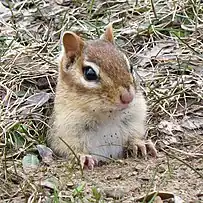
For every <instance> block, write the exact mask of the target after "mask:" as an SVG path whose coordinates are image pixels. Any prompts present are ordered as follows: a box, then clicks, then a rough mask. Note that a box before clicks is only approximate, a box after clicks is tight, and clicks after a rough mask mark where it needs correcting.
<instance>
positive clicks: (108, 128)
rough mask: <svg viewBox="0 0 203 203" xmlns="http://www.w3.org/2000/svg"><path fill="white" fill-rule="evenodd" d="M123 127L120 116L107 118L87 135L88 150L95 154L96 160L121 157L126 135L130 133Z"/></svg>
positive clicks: (124, 125)
mask: <svg viewBox="0 0 203 203" xmlns="http://www.w3.org/2000/svg"><path fill="white" fill-rule="evenodd" d="M125 129H126V124H125V123H124V121H123V120H122V118H121V117H120V116H116V117H112V118H110V119H107V120H106V121H105V122H103V123H102V124H100V125H98V126H97V128H96V129H95V130H92V131H90V132H89V134H88V135H87V137H88V138H87V139H86V146H87V150H88V152H89V153H90V154H91V155H94V156H96V158H97V160H106V159H108V158H114V159H116V158H121V157H122V156H123V149H124V145H125V144H126V141H127V137H128V135H129V134H130V132H127V131H126V130H125Z"/></svg>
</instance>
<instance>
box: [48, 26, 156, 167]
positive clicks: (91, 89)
mask: <svg viewBox="0 0 203 203" xmlns="http://www.w3.org/2000/svg"><path fill="white" fill-rule="evenodd" d="M62 44H63V52H62V56H61V59H60V64H59V76H58V83H57V87H56V96H55V103H54V112H53V123H52V129H51V132H50V135H49V137H48V140H49V143H50V145H51V148H52V149H53V150H54V151H56V152H58V153H59V154H61V155H65V156H69V155H70V154H71V151H70V149H69V148H68V147H67V146H66V145H65V143H63V142H62V141H61V140H60V139H59V137H61V138H62V139H63V140H64V141H65V142H66V143H67V144H68V145H69V146H70V147H71V149H73V150H74V152H75V153H77V154H79V156H80V161H81V164H82V166H83V167H85V168H89V169H93V168H94V167H95V166H96V165H97V164H98V162H99V161H107V160H108V159H109V158H113V159H118V158H122V157H123V156H124V151H125V149H126V148H130V149H131V150H132V152H133V155H135V156H136V154H137V150H138V149H140V150H141V153H142V155H143V156H144V157H146V155H147V148H149V149H150V151H151V154H152V155H153V156H156V155H157V152H156V149H155V147H154V145H153V144H152V142H147V141H145V139H144V134H145V120H146V111H147V107H146V102H145V99H144V96H143V95H142V93H141V90H140V88H139V85H138V82H137V81H136V79H135V77H134V76H133V74H132V69H131V68H130V62H129V60H128V59H127V57H126V55H125V54H124V53H123V52H121V51H120V50H119V49H118V48H117V47H116V45H115V43H114V36H113V28H112V24H109V25H108V26H107V28H106V30H105V32H104V34H103V35H102V36H101V38H100V39H96V40H89V41H83V40H82V39H81V38H80V37H79V36H78V35H76V34H75V33H73V32H65V33H64V35H63V37H62Z"/></svg>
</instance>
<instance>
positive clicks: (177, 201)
mask: <svg viewBox="0 0 203 203" xmlns="http://www.w3.org/2000/svg"><path fill="white" fill-rule="evenodd" d="M156 197H159V198H158V202H156V203H162V202H163V201H162V200H173V202H174V203H183V200H182V199H181V198H180V197H178V196H176V195H174V194H173V193H171V192H165V191H159V192H158V191H154V192H151V193H149V194H148V195H147V196H146V195H144V196H141V197H139V198H137V199H136V202H143V201H144V200H145V202H149V201H151V200H152V199H153V198H156ZM160 199H161V200H160Z"/></svg>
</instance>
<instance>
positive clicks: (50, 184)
mask: <svg viewBox="0 0 203 203" xmlns="http://www.w3.org/2000/svg"><path fill="white" fill-rule="evenodd" d="M40 185H42V186H45V187H47V188H50V189H53V190H56V189H57V188H58V186H59V181H58V179H57V178H56V177H54V176H53V177H49V178H46V179H45V180H42V181H41V183H40Z"/></svg>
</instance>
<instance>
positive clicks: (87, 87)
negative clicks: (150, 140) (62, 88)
mask: <svg viewBox="0 0 203 203" xmlns="http://www.w3.org/2000/svg"><path fill="white" fill-rule="evenodd" d="M62 42H63V48H64V51H63V56H62V58H61V61H60V70H59V77H60V78H61V80H62V81H63V83H64V84H65V85H67V87H68V88H67V91H69V92H71V94H72V95H75V100H76V102H79V103H80V104H81V105H83V106H84V107H85V108H88V107H90V108H92V109H94V110H98V111H99V110H101V111H105V110H107V111H108V110H119V109H123V108H127V107H128V105H129V104H130V103H131V102H132V101H133V99H134V95H135V85H134V82H133V76H132V74H131V72H130V65H129V61H128V59H127V57H126V56H125V55H124V53H122V52H121V51H119V50H118V49H117V48H116V46H115V45H114V37H113V31H112V25H111V24H109V25H108V26H107V28H106V31H105V33H104V34H103V35H102V37H101V38H100V39H97V40H91V41H87V42H85V41H83V40H82V39H81V38H80V37H79V36H78V35H76V34H75V33H73V32H65V33H64V35H63V38H62Z"/></svg>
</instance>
